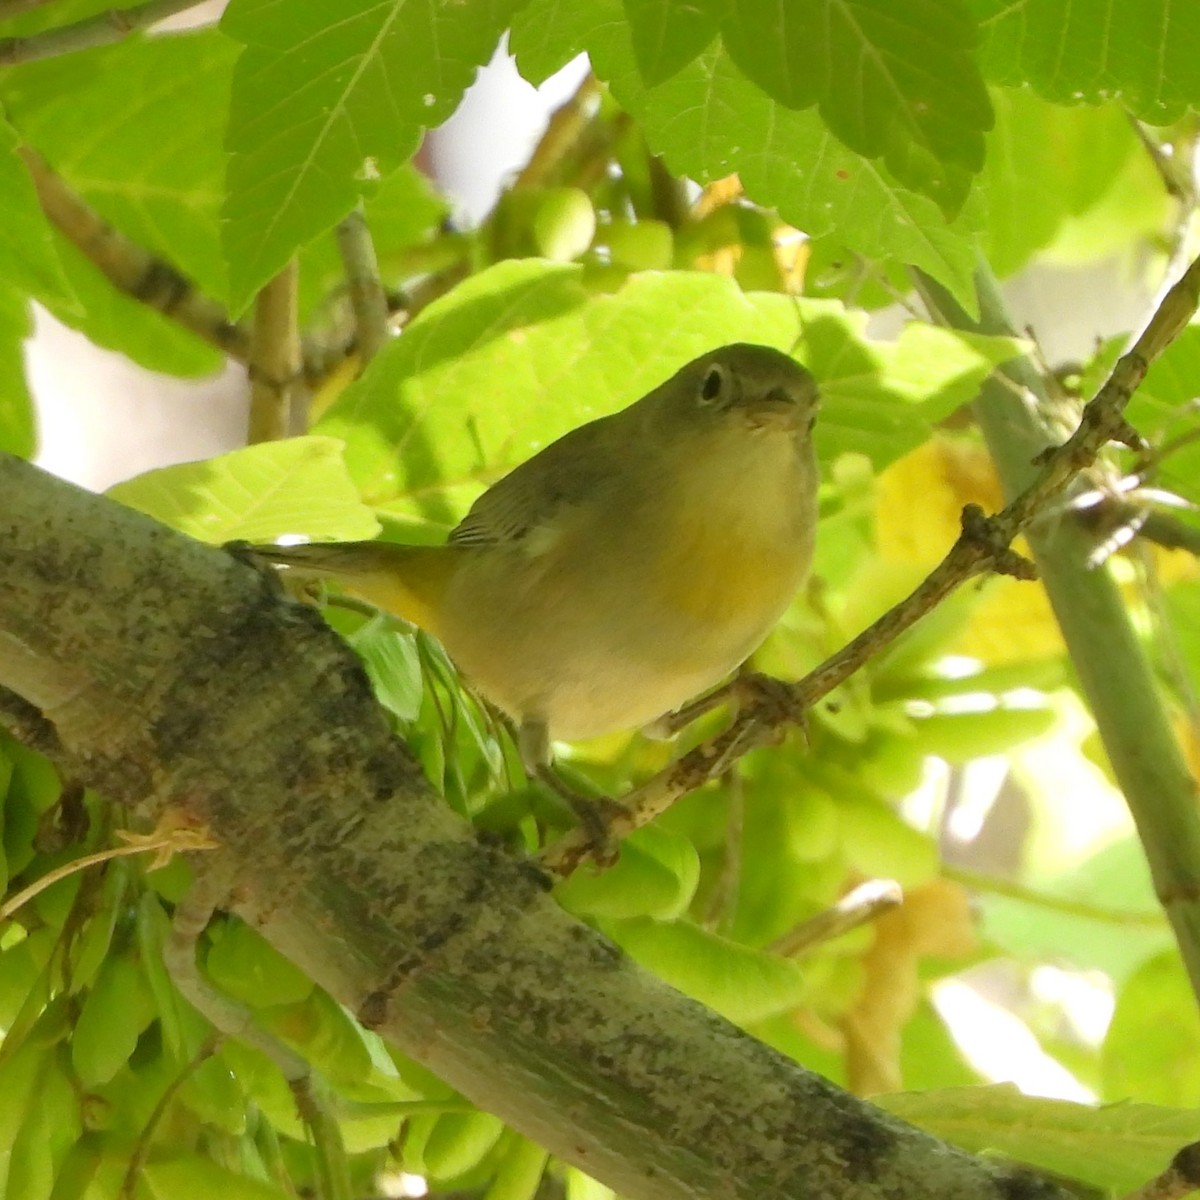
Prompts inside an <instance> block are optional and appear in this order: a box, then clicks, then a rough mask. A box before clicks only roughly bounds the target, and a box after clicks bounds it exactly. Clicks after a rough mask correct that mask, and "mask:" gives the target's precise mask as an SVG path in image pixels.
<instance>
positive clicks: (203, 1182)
mask: <svg viewBox="0 0 1200 1200" xmlns="http://www.w3.org/2000/svg"><path fill="white" fill-rule="evenodd" d="M142 1179H143V1181H144V1182H145V1183H146V1185H147V1187H148V1188H149V1192H150V1195H151V1196H153V1197H154V1200H179V1197H181V1196H187V1197H188V1200H291V1196H292V1193H291V1192H290V1191H284V1190H283V1189H282V1188H278V1187H275V1186H273V1185H272V1184H269V1183H265V1182H263V1181H262V1180H259V1179H251V1178H250V1177H249V1176H247V1175H239V1174H238V1173H237V1172H235V1171H230V1170H228V1169H227V1168H225V1167H222V1166H219V1165H218V1164H217V1163H215V1162H213V1161H212V1159H210V1158H204V1157H203V1156H201V1155H199V1154H173V1155H171V1156H169V1157H157V1158H151V1159H150V1160H149V1161H148V1162H147V1163H146V1165H145V1167H143V1168H142Z"/></svg>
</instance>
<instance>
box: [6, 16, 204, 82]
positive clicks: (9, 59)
mask: <svg viewBox="0 0 1200 1200" xmlns="http://www.w3.org/2000/svg"><path fill="white" fill-rule="evenodd" d="M201 2H202V0H150V2H149V3H148V4H140V5H138V6H136V7H134V8H113V9H109V10H108V11H107V12H102V13H98V14H97V15H96V16H94V17H88V18H87V19H86V20H83V21H76V22H75V23H74V24H73V25H62V26H60V27H59V28H57V29H46V30H44V31H43V32H41V33H31V34H29V35H28V36H27V37H10V38H0V66H2V67H11V66H14V65H15V64H17V63H27V62H35V61H36V60H38V59H40V58H56V57H58V56H59V55H62V54H73V53H75V52H76V51H77V50H91V49H92V48H94V47H96V46H109V45H111V44H112V43H113V42H119V41H121V40H122V39H123V38H127V37H128V36H129V35H130V34H131V33H134V32H135V31H136V30H139V29H146V28H148V27H149V26H151V25H156V24H157V23H158V22H159V21H162V20H164V19H165V18H167V17H170V16H174V15H175V13H177V12H182V11H183V10H184V9H185V8H195V7H196V6H197V5H198V4H200V3H201ZM0 15H7V14H0Z"/></svg>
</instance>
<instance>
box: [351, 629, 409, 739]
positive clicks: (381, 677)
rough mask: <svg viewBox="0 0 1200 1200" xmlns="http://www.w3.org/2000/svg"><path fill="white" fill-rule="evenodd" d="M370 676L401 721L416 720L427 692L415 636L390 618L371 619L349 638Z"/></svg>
mask: <svg viewBox="0 0 1200 1200" xmlns="http://www.w3.org/2000/svg"><path fill="white" fill-rule="evenodd" d="M347 641H349V643H350V645H352V646H353V647H354V649H355V651H356V653H357V654H358V655H359V656H360V657H361V658H362V660H363V666H364V667H366V669H367V674H368V675H369V676H370V679H371V688H372V690H373V691H374V692H375V696H376V698H377V699H378V700H379V703H380V704H382V705H383V706H384V707H385V708H387V709H389V710H390V711H391V712H393V713H395V714H396V716H397V717H399V718H400V720H401V721H415V720H416V719H417V717H418V716H419V715H420V712H421V700H422V698H423V696H424V694H425V688H424V683H423V681H422V677H421V657H420V654H419V653H418V651H417V643H416V635H415V634H412V633H404V632H402V631H401V630H399V629H396V628H394V627H393V625H392V623H391V622H390V621H386V620H373V621H368V622H367V623H366V624H364V625H363V626H362V628H360V629H359V630H357V631H356V632H355V633H352V634H350V635H349V637H348V638H347Z"/></svg>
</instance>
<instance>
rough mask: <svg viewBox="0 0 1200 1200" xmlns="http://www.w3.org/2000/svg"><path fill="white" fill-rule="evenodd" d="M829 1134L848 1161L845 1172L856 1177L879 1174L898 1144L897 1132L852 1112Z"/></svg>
mask: <svg viewBox="0 0 1200 1200" xmlns="http://www.w3.org/2000/svg"><path fill="white" fill-rule="evenodd" d="M829 1137H830V1141H831V1142H832V1143H833V1145H834V1147H835V1149H836V1150H837V1151H838V1153H839V1154H840V1155H841V1157H842V1158H843V1160H844V1161H845V1163H846V1174H847V1175H848V1176H849V1177H850V1178H851V1179H854V1180H864V1181H868V1182H869V1181H873V1180H876V1179H878V1178H880V1176H881V1175H882V1174H883V1173H884V1172H885V1171H886V1169H887V1159H888V1158H889V1157H890V1156H891V1154H892V1152H893V1151H894V1150H895V1147H896V1135H895V1134H894V1133H892V1131H891V1130H890V1129H888V1128H887V1127H886V1126H885V1125H882V1124H880V1123H878V1122H877V1121H873V1120H870V1119H868V1118H866V1117H863V1116H860V1115H857V1114H851V1113H847V1114H846V1120H845V1121H844V1122H842V1123H839V1124H837V1125H836V1126H834V1127H832V1128H831V1129H830V1130H829Z"/></svg>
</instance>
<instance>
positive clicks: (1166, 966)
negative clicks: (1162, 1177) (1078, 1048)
mask: <svg viewBox="0 0 1200 1200" xmlns="http://www.w3.org/2000/svg"><path fill="white" fill-rule="evenodd" d="M1101 1066H1102V1070H1103V1075H1104V1091H1105V1094H1106V1095H1109V1096H1120V1097H1125V1096H1131V1097H1132V1098H1133V1099H1135V1100H1146V1101H1149V1102H1151V1103H1154V1104H1169V1105H1173V1106H1174V1105H1177V1106H1180V1107H1188V1108H1198V1107H1200V1016H1197V1014H1196V998H1195V996H1194V995H1193V994H1192V989H1191V986H1190V985H1189V983H1188V979H1187V975H1186V973H1185V972H1184V969H1183V964H1182V963H1181V962H1180V959H1179V955H1178V953H1177V952H1176V951H1175V950H1167V951H1164V952H1163V953H1162V954H1159V955H1157V956H1156V957H1154V958H1152V959H1150V960H1149V961H1148V962H1146V963H1144V964H1143V965H1142V966H1141V967H1140V968H1139V969H1138V970H1137V971H1136V972H1135V973H1134V974H1133V975H1132V976H1131V977H1130V978H1129V980H1128V981H1127V982H1126V984H1125V986H1124V987H1123V988H1122V989H1121V991H1120V994H1119V995H1118V996H1117V1005H1116V1008H1115V1009H1114V1010H1113V1017H1112V1022H1111V1023H1110V1025H1109V1028H1108V1036H1107V1037H1106V1038H1105V1039H1104V1049H1103V1055H1102V1058H1101ZM1197 1136H1200V1134H1198V1133H1192V1134H1191V1135H1190V1137H1191V1138H1195V1137H1197ZM1184 1140H1190V1139H1184ZM1169 1157H1170V1156H1169V1155H1168V1156H1167V1158H1169ZM1164 1161H1166V1159H1164ZM1158 1169H1159V1170H1161V1169H1162V1167H1161V1165H1160V1166H1159V1168H1158ZM1149 1177H1150V1175H1149V1174H1147V1175H1146V1176H1145V1178H1149Z"/></svg>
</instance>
